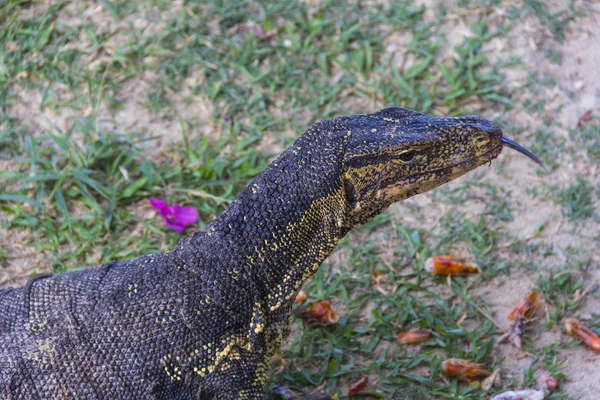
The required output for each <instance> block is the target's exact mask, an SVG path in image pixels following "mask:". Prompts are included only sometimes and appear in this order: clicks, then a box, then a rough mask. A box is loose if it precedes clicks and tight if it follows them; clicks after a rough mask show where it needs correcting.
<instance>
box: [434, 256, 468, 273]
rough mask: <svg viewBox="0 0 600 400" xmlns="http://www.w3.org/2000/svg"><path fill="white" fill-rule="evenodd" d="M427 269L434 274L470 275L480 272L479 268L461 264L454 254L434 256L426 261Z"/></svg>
mask: <svg viewBox="0 0 600 400" xmlns="http://www.w3.org/2000/svg"><path fill="white" fill-rule="evenodd" d="M425 271H427V272H429V273H430V274H432V275H442V276H468V275H473V274H476V273H478V272H479V268H477V267H474V266H472V265H466V264H461V263H459V262H457V261H455V260H454V258H452V256H433V257H430V258H428V259H427V260H426V261H425Z"/></svg>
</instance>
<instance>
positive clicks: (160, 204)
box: [148, 198, 167, 212]
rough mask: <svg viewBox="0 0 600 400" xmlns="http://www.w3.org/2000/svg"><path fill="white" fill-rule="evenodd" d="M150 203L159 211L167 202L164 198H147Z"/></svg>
mask: <svg viewBox="0 0 600 400" xmlns="http://www.w3.org/2000/svg"><path fill="white" fill-rule="evenodd" d="M148 201H149V202H150V205H151V206H152V207H153V208H154V209H155V210H156V211H158V212H161V211H162V209H163V208H165V207H166V206H167V202H166V201H164V200H159V199H154V198H150V199H148Z"/></svg>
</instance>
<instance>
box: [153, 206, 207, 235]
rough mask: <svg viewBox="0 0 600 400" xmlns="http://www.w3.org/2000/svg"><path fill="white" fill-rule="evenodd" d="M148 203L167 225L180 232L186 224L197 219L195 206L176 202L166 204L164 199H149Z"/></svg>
mask: <svg viewBox="0 0 600 400" xmlns="http://www.w3.org/2000/svg"><path fill="white" fill-rule="evenodd" d="M149 201H150V204H151V205H152V207H154V209H155V210H156V211H157V212H159V213H160V215H162V217H163V219H164V220H165V223H166V224H167V226H168V227H169V228H171V229H173V230H174V231H175V232H182V231H183V230H184V229H185V227H186V226H188V225H192V224H193V223H194V222H196V221H197V220H198V211H197V210H196V208H195V207H193V206H189V207H180V206H179V205H178V204H173V205H171V206H169V205H167V202H166V201H163V200H158V199H152V198H151V199H150V200H149Z"/></svg>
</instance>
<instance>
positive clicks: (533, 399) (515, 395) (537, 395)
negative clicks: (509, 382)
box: [491, 389, 545, 400]
mask: <svg viewBox="0 0 600 400" xmlns="http://www.w3.org/2000/svg"><path fill="white" fill-rule="evenodd" d="M544 397H545V393H544V391H543V390H532V389H525V390H516V391H512V390H511V391H509V392H504V393H500V394H497V395H495V396H494V397H492V398H491V400H543V399H544Z"/></svg>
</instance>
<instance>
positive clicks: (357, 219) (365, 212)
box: [339, 107, 543, 226]
mask: <svg viewBox="0 0 600 400" xmlns="http://www.w3.org/2000/svg"><path fill="white" fill-rule="evenodd" d="M339 122H341V125H342V126H344V127H348V132H347V133H346V135H347V139H346V148H345V152H344V159H343V171H344V175H343V182H344V189H345V192H346V200H347V204H348V210H349V213H348V214H349V215H348V218H349V220H348V224H349V226H353V225H357V224H361V223H364V222H366V221H368V220H369V219H371V218H372V217H373V216H375V215H377V214H379V213H380V212H381V211H383V210H385V209H386V208H387V207H388V206H389V205H390V204H392V203H394V202H397V201H400V200H404V199H406V198H408V197H411V196H414V195H416V194H419V193H423V192H426V191H428V190H431V189H433V188H435V187H437V186H440V185H442V184H444V183H446V182H449V181H451V180H453V179H455V178H458V177H459V176H461V175H463V174H465V173H467V172H469V171H471V170H473V169H475V168H477V167H478V166H480V165H482V164H486V163H489V162H491V161H492V160H493V159H494V158H496V157H498V155H499V154H500V152H501V151H502V148H503V147H504V146H506V147H510V148H512V149H515V150H517V151H519V152H521V153H523V154H525V155H527V156H528V157H529V158H531V159H533V160H534V161H535V162H537V163H538V164H540V165H542V164H541V162H540V161H539V160H538V159H537V158H536V157H535V156H534V155H533V154H531V153H530V152H528V151H527V150H526V149H524V148H523V147H521V146H520V145H518V144H517V143H516V142H514V141H512V140H510V139H508V138H506V137H504V136H503V133H502V130H501V129H500V127H498V126H497V125H496V124H494V123H493V122H491V121H489V120H486V119H483V118H479V117H477V116H464V117H447V118H440V117H434V116H431V115H427V114H422V113H419V112H416V111H412V110H407V109H404V108H397V107H393V108H386V109H383V110H381V111H379V112H377V113H375V114H369V115H355V116H349V117H343V118H341V119H340V120H339ZM542 166H543V165H542Z"/></svg>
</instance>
